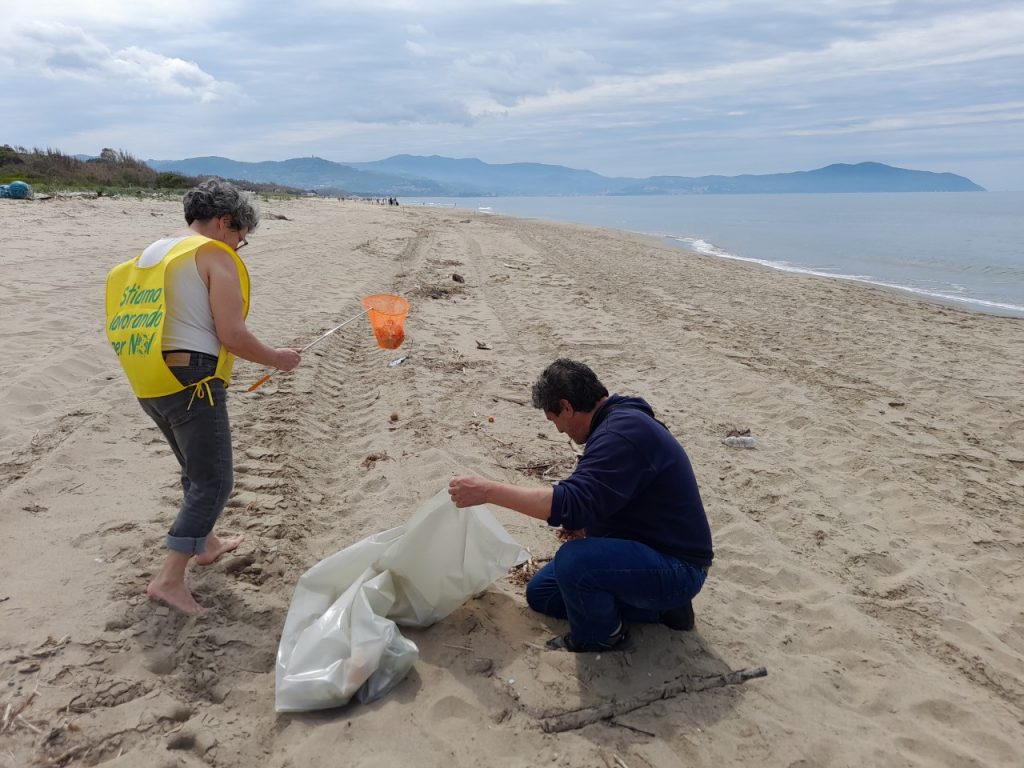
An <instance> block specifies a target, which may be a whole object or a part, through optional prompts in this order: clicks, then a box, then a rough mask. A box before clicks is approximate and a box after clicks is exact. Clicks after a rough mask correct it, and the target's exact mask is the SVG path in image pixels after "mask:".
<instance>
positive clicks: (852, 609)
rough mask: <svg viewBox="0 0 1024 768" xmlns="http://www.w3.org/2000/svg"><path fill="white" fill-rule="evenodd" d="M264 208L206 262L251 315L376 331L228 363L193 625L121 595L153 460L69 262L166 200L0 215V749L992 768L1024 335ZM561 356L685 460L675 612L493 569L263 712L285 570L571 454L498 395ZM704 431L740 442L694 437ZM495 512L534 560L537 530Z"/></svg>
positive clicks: (75, 265) (621, 249)
mask: <svg viewBox="0 0 1024 768" xmlns="http://www.w3.org/2000/svg"><path fill="white" fill-rule="evenodd" d="M264 210H265V213H268V214H275V215H277V216H285V217H287V218H271V217H269V216H267V217H265V220H264V224H263V225H262V226H261V227H260V229H259V231H258V232H257V233H256V234H255V235H254V236H253V237H252V238H251V242H252V245H251V246H250V248H249V249H248V250H247V251H245V252H244V255H245V256H246V258H247V262H248V264H249V266H250V270H251V273H252V277H253V284H254V301H253V310H252V315H251V319H250V325H251V327H252V328H253V329H254V330H255V331H256V332H257V334H259V335H261V336H262V337H264V338H265V339H266V340H268V341H270V342H272V343H278V344H286V343H296V344H301V343H304V342H306V341H308V340H309V339H311V338H313V336H315V335H316V334H317V333H318V332H320V331H322V330H324V329H326V328H328V327H330V326H332V325H334V324H336V323H338V322H340V321H341V320H343V319H345V318H347V317H350V316H351V315H353V314H355V313H356V312H358V311H359V310H360V307H359V304H358V298H359V297H361V296H363V295H366V294H368V293H374V292H378V291H387V292H393V293H399V294H401V295H403V296H406V297H407V298H408V299H409V300H410V301H411V303H412V305H413V309H412V313H411V316H410V318H409V321H408V325H407V336H408V340H407V342H406V344H405V346H404V347H403V348H402V350H401V351H400V352H386V351H384V350H380V349H378V348H377V347H376V346H374V345H373V343H372V337H371V334H370V332H369V328H368V325H367V324H366V323H365V322H361V323H360V324H358V325H357V324H353V325H352V326H351V327H350V328H348V329H346V330H344V331H342V332H340V333H339V334H336V335H335V336H334V337H332V338H331V339H330V340H328V341H326V342H325V343H323V344H322V345H320V346H318V347H316V348H315V353H312V354H309V355H307V357H306V358H305V360H304V362H303V365H302V366H301V367H300V368H299V369H298V370H297V371H296V372H295V373H293V374H286V375H280V376H278V377H275V379H274V380H273V382H272V383H271V384H270V385H268V386H266V387H264V388H263V389H262V390H260V391H258V392H257V393H255V394H252V395H248V394H245V393H244V388H245V386H246V385H248V384H249V383H250V382H251V381H254V380H255V379H256V378H258V376H259V375H261V373H262V372H263V371H262V370H260V369H258V368H257V367H256V366H252V365H250V364H247V363H242V364H240V365H239V366H238V367H237V368H236V382H237V384H238V386H236V387H235V388H234V389H233V392H232V399H231V413H232V419H233V423H234V429H235V445H236V465H237V467H236V491H235V495H234V497H233V498H232V500H231V502H230V504H229V508H228V509H227V510H226V512H225V515H224V517H223V518H222V526H221V527H222V529H223V530H225V531H228V532H233V531H241V532H244V533H246V535H247V536H248V537H249V541H248V542H247V544H246V545H244V546H243V548H242V550H240V553H239V556H238V557H234V558H231V559H228V560H227V561H226V562H222V563H218V564H216V565H214V566H212V567H209V568H206V569H200V570H198V571H197V572H194V573H193V574H192V576H191V580H192V583H193V585H194V588H195V591H196V593H197V596H198V598H199V599H200V601H201V602H203V603H204V604H206V605H207V606H209V607H210V609H211V610H210V611H209V612H208V613H207V615H205V616H203V617H200V618H198V619H186V618H183V617H180V616H177V615H172V614H171V613H170V612H169V611H168V610H167V609H165V608H162V607H160V606H157V605H155V604H152V603H150V602H148V601H147V600H145V599H144V598H143V597H141V596H140V595H141V594H142V591H143V589H144V587H145V584H146V582H147V580H148V578H149V576H150V575H151V573H152V569H153V568H154V566H155V565H156V564H157V563H158V561H159V558H160V557H161V556H162V553H161V550H160V544H161V540H162V536H163V534H164V532H165V530H166V528H167V525H168V523H169V521H170V519H171V517H172V515H173V509H174V507H175V504H176V495H177V485H176V478H175V464H174V461H173V458H172V457H171V455H170V453H169V451H168V450H167V449H166V446H165V445H164V443H163V440H162V438H161V437H160V435H159V433H158V432H157V430H156V428H155V427H153V426H152V425H151V424H150V423H149V422H148V420H147V419H146V418H145V416H144V415H143V414H142V412H141V410H140V409H139V408H138V405H137V404H136V403H135V401H134V400H133V399H132V398H131V397H130V394H129V390H128V387H127V384H126V383H125V382H124V380H123V378H122V376H121V374H120V372H119V370H118V369H117V366H116V362H115V360H114V357H113V355H112V353H111V352H110V351H109V350H108V349H107V348H106V346H105V341H104V338H103V333H102V328H103V318H102V311H103V309H102V283H103V279H104V276H105V274H106V271H107V269H108V268H109V267H110V266H111V265H112V264H114V263H116V262H118V261H120V260H123V259H125V258H127V257H129V256H131V255H133V254H134V253H135V252H137V251H139V250H141V248H142V247H144V246H145V245H146V244H148V242H150V241H151V240H153V239H155V238H156V237H158V236H160V235H163V234H166V233H168V232H170V231H173V230H174V229H176V228H177V227H178V226H179V223H180V215H181V214H180V205H179V204H178V203H175V202H162V201H144V202H138V201H130V200H119V199H99V200H50V201H37V202H12V201H2V205H0V242H2V243H3V249H2V252H0V275H2V279H0V341H2V346H3V352H4V364H3V388H2V391H0V526H2V527H0V718H2V720H0V728H2V729H3V730H2V732H0V766H25V765H48V764H49V765H53V764H56V765H96V764H101V765H106V766H110V767H113V766H117V767H118V768H121V767H122V766H125V767H127V766H133V767H134V766H143V767H145V766H199V765H206V764H208V765H215V766H239V767H241V766H255V765H259V766H270V767H271V768H286V767H288V768H310V767H312V766H335V765H340V764H344V765H346V766H394V765H410V766H478V765H503V766H504V765H508V766H536V765H538V764H549V763H551V764H557V765H565V766H580V767H581V768H582V767H583V766H588V767H589V766H621V765H625V766H629V768H636V766H658V767H659V768H660V767H661V766H670V765H694V766H721V765H739V764H761V765H770V766H817V765H822V766H826V765H827V766H846V765H849V766H860V765H877V766H936V765H948V766H965V765H978V766H981V765H984V766H1003V765H1005V766H1011V765H1018V764H1019V759H1020V755H1021V754H1024V729H1022V728H1021V725H1022V724H1024V682H1022V672H1024V639H1022V638H1024V632H1022V628H1024V609H1022V606H1024V601H1022V592H1024V586H1022V585H1024V578H1022V576H1024V557H1022V555H1024V547H1022V539H1024V537H1022V526H1021V522H1020V516H1021V510H1022V508H1024V472H1022V470H1024V417H1022V415H1021V414H1024V395H1022V394H1021V393H1022V391H1024V390H1022V387H1021V377H1020V370H1021V368H1020V361H1021V360H1022V359H1024V322H1021V321H1020V320H1013V319H1005V318H994V317H986V316H980V315H973V314H969V313H965V312H962V311H959V310H956V309H946V308H942V307H939V306H936V305H930V304H925V303H922V302H919V301H917V300H915V299H912V298H908V297H904V296H902V295H898V294H893V293H890V292H886V291H882V290H876V289H872V288H870V287H866V286H860V285H852V284H843V283H839V282H835V281H829V280H824V279H818V278H810V277H803V276H797V275H787V274H780V273H776V272H772V271H769V270H766V269H763V268H760V267H757V266H754V265H746V264H742V263H735V262H725V261H719V260H714V259H710V258H705V257H699V256H694V255H690V254H686V253H684V252H681V251H679V250H677V249H674V248H670V247H668V246H665V245H662V244H660V243H658V242H655V241H652V240H649V239H646V238H641V237H635V236H631V235H625V234H621V233H616V232H611V231H603V230H596V229H588V228H581V227H576V226H569V225H555V224H545V223H539V222H526V221H519V220H513V219H506V218H501V217H492V216H487V215H482V214H476V213H466V212H464V211H456V210H447V209H423V208H406V207H403V208H400V209H397V210H396V209H394V208H387V207H378V206H373V205H369V204H362V203H354V202H349V203H342V202H338V201H292V202H283V203H282V202H275V203H269V204H265V206H264ZM453 272H457V273H458V274H460V275H462V276H464V278H465V283H458V282H455V281H453V280H452V277H451V276H452V273H453ZM478 341H480V342H486V343H487V344H489V345H490V346H491V349H489V350H486V349H478V348H477V342H478ZM402 355H408V359H407V360H406V361H405V362H404V363H402V364H401V365H397V366H392V367H389V366H388V365H387V363H388V362H389V361H391V360H394V359H395V358H396V357H399V356H402ZM562 355H566V356H572V357H578V358H580V359H583V360H585V361H587V362H588V363H590V364H591V365H592V366H593V367H594V368H595V369H596V370H597V371H598V373H599V375H601V377H602V379H603V380H604V382H605V383H606V384H607V385H608V387H609V388H610V389H612V390H613V391H618V392H622V393H630V394H640V395H643V396H645V397H646V398H647V399H648V400H649V401H650V402H651V403H652V404H653V406H654V407H655V409H656V411H657V412H658V414H659V416H660V417H661V418H662V419H663V420H665V421H666V422H667V423H668V424H669V426H670V427H672V428H673V430H674V431H675V433H676V434H677V435H678V436H679V437H680V439H681V440H682V442H683V443H684V445H685V446H686V447H687V449H688V451H689V453H690V455H691V458H692V460H693V463H694V465H695V468H696V470H697V474H698V479H699V480H700V482H701V486H702V490H703V493H704V497H705V503H706V505H707V508H708V510H709V515H710V518H711V522H712V528H713V532H714V534H715V544H716V550H717V558H716V562H715V566H714V568H713V569H712V575H711V578H710V580H709V582H708V586H707V587H706V589H705V591H704V593H702V595H701V596H700V597H699V598H698V600H697V603H696V606H697V613H698V631H697V632H695V633H673V632H670V631H669V630H667V629H665V628H663V627H642V628H639V629H638V631H636V632H635V638H636V639H635V644H634V649H633V650H632V651H631V652H629V653H627V654H604V655H601V656H599V657H595V656H593V655H589V656H580V657H575V656H572V655H569V654H561V653H553V652H547V651H542V650H539V649H538V647H537V646H538V644H541V643H542V642H543V640H544V639H545V638H546V637H548V636H550V635H551V634H552V633H553V632H554V631H555V630H557V629H561V627H560V626H559V625H558V622H552V621H548V620H544V619H542V618H540V617H539V616H537V615H535V614H533V613H532V612H530V611H529V610H528V609H527V608H526V607H525V603H524V601H523V598H522V594H521V588H520V587H519V586H518V585H516V584H515V583H514V582H512V581H511V580H506V581H503V582H500V583H499V584H497V585H495V587H494V588H492V589H491V590H490V591H489V592H488V593H486V594H485V595H484V596H482V597H480V598H478V599H476V600H472V601H470V602H469V603H467V604H466V605H465V606H464V607H463V608H462V609H460V610H459V611H457V612H456V613H454V614H453V615H452V616H450V617H449V618H448V619H446V620H445V621H444V622H442V623H441V624H439V625H437V626H435V627H433V628H431V629H429V630H419V631H413V632H408V633H407V634H408V636H410V637H411V638H412V639H414V640H415V642H416V643H417V644H418V645H419V646H420V650H421V659H420V661H419V662H418V664H417V665H416V668H415V670H414V672H413V674H412V675H411V676H410V677H409V678H408V679H407V680H406V681H405V682H404V683H403V684H402V685H401V686H400V687H399V688H398V689H397V690H396V691H395V692H394V693H392V694H391V695H389V696H388V697H386V698H385V699H383V700H381V701H379V702H377V703H375V704H372V705H369V706H358V705H355V706H352V707H349V708H345V709H342V710H338V711H329V712H324V713H318V714H310V715H299V716H280V717H278V716H276V715H275V714H274V712H273V663H274V655H275V652H276V648H277V641H278V635H279V632H280V628H281V626H282V623H283V619H284V614H285V612H286V610H287V606H288V602H289V599H290V597H291V590H292V586H293V585H294V582H295V579H296V578H297V577H298V575H299V574H301V573H302V571H303V570H305V569H306V568H307V567H309V566H310V565H312V564H313V563H315V562H316V561H317V560H319V559H320V558H322V557H324V556H326V555H327V554H330V553H332V552H334V551H336V550H338V549H341V548H343V547H344V546H346V545H348V544H350V543H352V542H354V541H356V540H358V539H360V538H362V537H364V536H366V535H368V534H369V533H372V532H375V531H378V530H383V529H386V528H390V527H393V526H395V525H398V524H400V523H401V522H402V521H403V520H404V519H405V518H406V517H407V516H408V515H409V514H410V513H411V512H412V511H413V509H414V508H415V507H416V505H417V503H418V502H419V501H420V500H422V499H425V498H427V497H429V496H431V495H432V494H434V493H435V492H437V491H438V490H439V489H440V488H442V487H443V486H444V485H445V484H446V482H447V479H448V477H449V476H450V475H451V474H452V473H453V472H458V473H462V472H467V471H472V472H478V473H482V474H485V475H488V476H492V477H497V478H503V479H508V480H515V481H520V482H544V481H550V480H552V479H555V478H557V477H558V476H560V474H562V473H564V472H566V471H567V470H568V469H569V468H570V467H571V466H572V461H573V451H572V447H571V446H570V445H569V444H568V443H567V442H566V441H565V440H564V438H562V437H561V436H559V435H558V434H557V433H555V432H554V430H553V429H552V428H551V427H550V426H549V425H548V424H547V422H545V420H544V418H543V416H542V414H540V413H539V412H538V411H535V410H533V409H532V408H530V407H528V405H527V401H528V398H529V393H528V388H529V385H530V383H531V382H532V381H533V379H534V378H535V376H536V374H537V373H538V372H539V371H540V370H541V369H542V368H543V367H544V365H546V364H547V363H548V362H550V361H551V360H552V359H554V358H555V357H557V356H562ZM488 416H493V417H494V421H493V422H490V421H488ZM731 428H750V429H751V430H752V432H753V434H754V435H755V436H756V438H757V440H758V448H757V449H756V450H737V449H730V448H728V447H726V446H724V445H722V444H721V442H720V439H721V437H722V436H723V435H724V434H725V433H726V432H727V431H728V430H729V429H731ZM497 513H498V515H499V519H501V521H502V522H503V523H504V524H505V525H506V527H507V528H508V530H509V531H510V532H511V533H512V534H513V535H514V536H515V537H516V538H518V539H519V540H520V541H521V542H522V543H523V544H525V545H526V546H528V547H529V548H530V549H531V551H532V552H533V554H534V556H535V557H536V558H543V557H549V556H550V555H551V554H552V553H553V551H554V549H555V547H556V546H557V543H556V541H555V539H554V536H553V535H552V534H551V533H550V532H549V531H548V530H547V528H546V527H545V526H543V525H541V524H539V523H535V522H533V521H530V520H528V519H527V518H524V517H520V516H518V515H515V514H514V513H510V512H507V511H497ZM756 665H765V666H766V667H767V668H768V671H769V676H768V677H767V678H765V679H761V680H755V681H752V682H750V683H747V684H746V685H745V686H742V687H730V688H720V689H716V690H711V691H705V692H703V693H698V694H691V695H685V696H680V697H677V698H674V699H671V700H667V701H662V702H658V703H656V704H653V705H650V706H648V707H645V708H643V709H640V710H637V711H635V712H633V713H631V714H629V715H624V716H622V717H620V718H619V719H618V720H617V721H616V723H615V724H598V725H592V726H589V727H587V728H585V729H582V730H578V731H573V732H569V733H566V734H561V735H547V734H544V733H543V732H542V731H541V730H540V729H539V728H538V725H537V716H538V715H541V714H543V713H545V712H551V711H555V710H560V709H567V708H573V707H576V706H579V705H581V704H594V703H599V702H601V701H604V700H607V699H609V698H610V697H612V696H619V697H624V696H628V695H631V694H634V693H636V692H639V691H642V690H644V689H647V688H649V687H652V686H657V685H660V684H662V683H664V682H665V681H667V680H670V679H672V678H673V677H675V676H677V675H680V674H692V675H696V674H706V673H715V672H721V671H724V670H726V669H730V668H733V669H735V668H741V667H749V666H756ZM8 707H9V708H8ZM19 710H20V714H19V715H17V716H15V713H17V712H19Z"/></svg>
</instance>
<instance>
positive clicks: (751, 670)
mask: <svg viewBox="0 0 1024 768" xmlns="http://www.w3.org/2000/svg"><path fill="white" fill-rule="evenodd" d="M767 675H768V670H767V669H765V668H764V667H748V668H747V669H738V670H732V671H730V672H725V673H724V674H720V675H707V676H692V677H691V676H689V675H683V676H680V677H677V678H676V679H675V680H672V681H671V682H669V683H666V684H665V685H662V686H659V687H657V688H651V689H649V690H647V691H644V692H643V693H641V694H639V695H638V696H633V697H631V698H628V699H621V700H619V701H613V702H611V703H609V704H603V705H601V706H596V707H583V708H582V709H574V710H570V711H568V712H561V713H557V714H550V715H545V716H543V717H541V718H540V727H541V729H542V730H543V731H544V733H562V732H564V731H574V730H576V729H578V728H583V727H584V726H587V725H590V724H592V723H597V722H600V721H601V720H610V719H611V718H613V717H618V716H619V715H624V714H626V713H627V712H632V711H633V710H635V709H640V707H644V706H646V705H648V704H650V703H652V702H655V701H661V700H662V699H668V698H671V697H673V696H678V695H679V694H681V693H696V692H697V691H705V690H707V689H709V688H721V687H723V686H726V685H742V684H743V683H745V682H747V681H748V680H753V679H755V678H758V677H766V676H767Z"/></svg>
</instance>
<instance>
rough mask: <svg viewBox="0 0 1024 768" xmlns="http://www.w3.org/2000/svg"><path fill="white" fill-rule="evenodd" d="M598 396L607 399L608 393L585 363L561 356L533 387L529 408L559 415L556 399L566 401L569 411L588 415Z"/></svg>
mask: <svg viewBox="0 0 1024 768" xmlns="http://www.w3.org/2000/svg"><path fill="white" fill-rule="evenodd" d="M602 397H608V390H607V389H605V386H604V384H602V383H601V382H600V381H599V380H598V378H597V374H595V373H594V372H593V371H592V370H590V368H589V367H588V366H587V365H586V364H584V363H581V362H578V361H576V360H569V359H567V358H564V357H560V358H559V359H558V360H555V362H553V363H552V364H551V365H549V366H548V367H547V368H545V369H544V372H543V373H542V374H541V375H540V378H539V379H537V381H536V383H535V384H534V385H533V407H534V408H540V409H542V410H544V411H547V412H549V413H553V414H555V416H557V415H558V414H560V413H561V412H562V405H561V403H559V400H568V401H569V404H570V405H572V407H573V410H576V411H583V412H584V413H588V412H590V411H592V410H594V406H595V405H597V401H598V400H600V399H601V398H602Z"/></svg>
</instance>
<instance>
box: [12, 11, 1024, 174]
mask: <svg viewBox="0 0 1024 768" xmlns="http://www.w3.org/2000/svg"><path fill="white" fill-rule="evenodd" d="M0 17H2V18H3V22H4V23H3V25H2V28H0V114H2V116H3V117H2V120H0V143H8V144H12V145H16V146H18V145H20V146H25V147H29V148H31V147H40V148H46V147H50V148H54V149H59V150H61V151H63V152H66V153H69V154H75V153H87V154H99V151H100V149H102V148H103V147H111V148H114V149H120V150H124V151H126V152H128V153H130V154H132V155H134V156H136V157H139V158H143V159H161V160H171V159H181V158H185V157H195V156H200V155H222V156H225V157H230V158H233V159H236V160H284V159H288V158H292V157H301V156H309V155H317V156H319V157H324V158H327V159H329V160H335V161H339V162H345V161H366V160H378V159H381V158H384V157H388V156H390V155H393V154H399V153H410V154H421V155H426V154H440V155H445V156H448V157H478V158H480V159H481V160H484V161H486V162H490V163H508V162H520V161H530V162H543V163H555V164H559V165H567V166H571V167H574V168H585V169H589V170H593V171H597V172H598V173H603V174H606V175H611V176H650V175H663V174H667V175H681V176H698V175H704V174H712V173H720V174H727V175H733V174H740V173H773V172H781V171H794V170H810V169H812V168H817V167H821V166H823V165H827V164H829V163H833V162H859V161H863V160H877V161H880V162H885V163H889V164H891V165H898V166H901V167H906V168H917V169H922V170H932V171H952V172H954V173H959V174H962V175H965V176H968V177H970V178H971V179H972V180H974V181H976V182H977V183H979V184H982V185H983V186H985V187H988V188H989V189H993V190H1007V189H1011V190H1024V77H1022V74H1024V3H1021V2H1020V0H773V1H771V2H766V1H761V0H685V1H683V2H676V1H671V2H670V1H668V0H631V1H629V2H625V1H624V2H602V0H588V1H586V2H576V1H575V0H477V2H468V1H466V0H423V1H421V0H277V2H272V3H271V2H265V1H264V0H245V1H244V2H243V1H242V0H202V2H199V1H198V0H174V2H156V1H155V0H88V2H86V1H84V0H35V1H32V0H28V1H24V0H21V1H16V0H0Z"/></svg>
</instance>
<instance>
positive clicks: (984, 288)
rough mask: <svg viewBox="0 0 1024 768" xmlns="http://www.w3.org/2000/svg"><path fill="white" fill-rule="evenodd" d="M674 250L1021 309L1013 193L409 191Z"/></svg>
mask: <svg viewBox="0 0 1024 768" xmlns="http://www.w3.org/2000/svg"><path fill="white" fill-rule="evenodd" d="M401 203H402V204H404V205H429V206H439V207H447V208H463V209H469V210H476V211H481V212H484V213H490V214H500V215H507V216H516V217H519V218H533V219H544V220H549V221H564V222H573V223H577V224H590V225H595V226H601V227H611V228H614V229H621V230H627V231H630V232H638V233H642V234H646V235H653V236H656V237H660V238H664V239H665V240H666V241H667V242H670V243H674V244H678V245H679V246H681V248H685V249H686V250H689V251H696V252H699V253H702V254H707V255H710V256H716V257H720V258H723V259H738V260H741V261H751V262H755V263H757V264H763V265H765V266H767V267H771V268H773V269H778V270H782V271H786V272H799V273H804V274H810V275H819V276H821V277H826V278H831V279H837V280H856V281H859V282H864V283H872V284H875V285H881V286H886V287H888V288H895V289H898V290H901V291H906V292H908V293H913V294H915V295H917V296H919V297H921V298H924V299H931V300H934V301H937V302H943V303H947V304H950V303H951V304H956V305H959V306H962V307H964V308H968V309H971V310H974V311H979V312H986V313H989V314H996V315H1005V316H1009V317H1019V318H1024V192H934V193H931V192H927V193H925V192H913V193H856V194H786V195H676V196H657V197H655V196H650V197H647V196H644V197H617V196H615V197H612V196H609V197H462V198H450V197H446V198H429V197H422V198H409V199H402V200H401Z"/></svg>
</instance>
